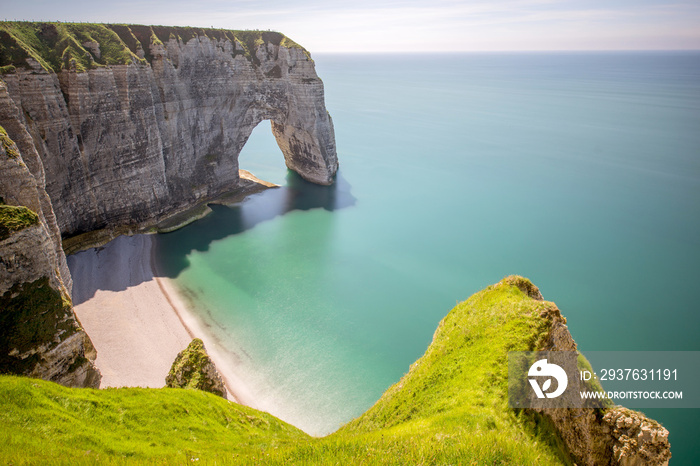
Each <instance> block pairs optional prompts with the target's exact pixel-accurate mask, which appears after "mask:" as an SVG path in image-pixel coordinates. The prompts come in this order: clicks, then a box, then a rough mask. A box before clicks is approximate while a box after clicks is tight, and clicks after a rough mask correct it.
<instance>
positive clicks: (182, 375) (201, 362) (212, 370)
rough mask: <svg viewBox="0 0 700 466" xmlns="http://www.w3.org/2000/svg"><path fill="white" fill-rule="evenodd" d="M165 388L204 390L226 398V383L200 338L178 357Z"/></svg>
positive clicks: (167, 377) (166, 380)
mask: <svg viewBox="0 0 700 466" xmlns="http://www.w3.org/2000/svg"><path fill="white" fill-rule="evenodd" d="M165 386H166V387H170V388H192V389H196V390H204V391H205V392H209V393H213V394H215V395H218V396H222V397H224V398H226V387H225V386H224V381H223V380H222V378H221V375H219V372H218V371H217V370H216V366H215V365H214V363H213V362H212V360H211V358H209V355H208V354H207V350H206V349H205V348H204V343H203V342H202V340H200V339H199V338H195V339H194V340H192V342H191V343H190V344H189V345H188V346H187V348H185V349H184V350H183V351H181V352H180V353H179V354H178V355H177V357H176V358H175V362H173V367H172V368H171V369H170V372H169V373H168V375H167V376H166V378H165Z"/></svg>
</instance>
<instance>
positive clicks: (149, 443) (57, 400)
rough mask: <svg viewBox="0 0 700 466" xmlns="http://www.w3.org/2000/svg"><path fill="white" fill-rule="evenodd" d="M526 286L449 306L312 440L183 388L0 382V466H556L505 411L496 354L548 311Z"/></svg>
mask: <svg viewBox="0 0 700 466" xmlns="http://www.w3.org/2000/svg"><path fill="white" fill-rule="evenodd" d="M532 288H533V287H532V284H530V283H529V282H528V281H526V280H525V279H522V278H519V277H509V278H507V279H504V280H503V281H501V282H500V283H498V284H496V285H493V286H491V287H489V288H487V289H485V290H483V291H481V292H479V293H477V294H475V295H474V296H472V297H471V298H469V299H468V300H467V301H465V302H463V303H461V304H459V305H457V306H456V307H455V308H454V309H453V310H452V311H451V312H450V313H449V314H448V315H447V317H445V319H443V321H442V322H441V323H440V325H439V327H438V329H437V331H436V332H435V336H434V339H433V343H432V344H431V345H430V347H429V348H428V350H427V351H426V353H425V355H424V356H423V357H422V358H420V359H419V360H418V361H417V362H416V363H415V364H413V366H412V367H411V370H410V371H409V373H408V374H406V375H405V376H404V377H403V378H402V379H401V380H400V381H399V382H398V383H397V384H396V385H394V386H392V387H391V388H389V389H388V390H387V392H386V393H385V394H384V395H383V396H382V397H381V399H380V400H379V401H377V403H376V404H375V405H374V406H373V407H372V408H370V409H369V410H368V411H367V412H366V413H364V414H363V415H362V416H360V417H359V418H357V419H355V420H353V421H352V422H350V423H348V424H347V425H345V426H344V427H342V428H341V429H340V430H339V431H337V432H335V433H333V434H331V435H329V436H327V437H324V438H321V439H316V438H311V437H309V436H308V435H306V434H304V433H303V432H301V431H299V430H297V429H295V428H294V427H292V426H290V425H288V424H286V423H284V422H282V421H280V420H278V419H276V418H274V417H273V416H271V415H268V414H266V413H261V412H258V411H255V410H253V409H249V408H246V407H243V406H239V405H236V404H233V403H229V402H227V401H225V400H223V399H221V398H219V397H216V396H214V395H212V394H208V393H204V392H199V391H195V390H182V389H159V390H154V389H131V388H130V389H107V390H89V389H68V388H64V387H61V386H58V385H55V384H51V383H48V382H43V381H37V380H31V379H22V378H17V377H9V376H5V377H0V393H2V396H1V397H0V462H3V463H12V464H23V463H24V462H29V463H45V462H49V463H50V462H51V461H52V460H53V459H57V458H58V459H60V460H62V461H65V462H67V463H76V462H77V463H80V462H83V463H91V462H94V460H95V459H98V458H99V460H100V462H101V463H102V462H104V461H107V462H110V461H113V462H123V461H134V462H145V461H148V462H151V461H152V462H154V463H156V464H160V463H163V462H166V463H173V462H175V463H179V464H185V463H186V462H190V461H192V459H193V458H198V459H199V461H200V464H202V463H204V464H213V463H216V464H229V463H231V464H234V463H235V464H246V463H258V464H259V463H264V464H289V463H304V464H309V463H310V464H378V463H381V464H397V465H399V464H401V465H404V464H435V463H437V464H489V465H493V464H517V465H525V464H532V465H546V464H562V463H567V462H568V460H567V458H566V457H565V456H564V454H563V453H561V451H560V449H559V448H558V447H557V446H556V445H557V439H556V437H555V436H554V435H552V434H551V433H550V431H549V429H548V428H547V427H546V426H538V425H537V424H536V422H535V421H533V420H532V419H531V418H529V417H527V416H525V415H523V414H522V413H521V414H518V413H516V412H515V411H514V410H512V409H510V408H509V407H508V403H507V363H506V357H507V352H508V351H526V350H532V349H534V348H535V347H536V346H537V344H538V342H539V341H540V339H541V338H543V337H544V335H545V334H546V333H547V331H548V329H549V322H550V319H551V318H552V316H553V315H554V313H555V312H558V311H556V308H555V307H554V306H553V305H552V304H551V303H548V302H545V301H536V300H533V299H531V298H530V297H529V296H528V295H527V294H526V293H527V292H528V290H531V289H532ZM523 290H524V291H523Z"/></svg>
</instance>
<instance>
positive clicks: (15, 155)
mask: <svg viewBox="0 0 700 466" xmlns="http://www.w3.org/2000/svg"><path fill="white" fill-rule="evenodd" d="M4 90H5V89H4V87H2V86H0V115H3V116H5V115H6V113H7V112H14V111H16V108H13V107H12V106H11V105H9V104H8V103H7V102H5V101H4V100H3V96H4V95H6V94H5V93H4ZM27 136H28V135H25V138H26V137H27ZM20 141H21V142H20V144H15V143H14V141H12V140H11V139H10V138H9V137H8V135H7V133H6V131H5V129H4V128H2V127H0V373H13V374H21V375H26V376H29V377H36V378H43V379H46V380H51V381H54V382H58V383H60V384H63V385H67V386H78V387H98V386H99V384H100V378H101V375H100V373H99V371H98V370H97V369H96V368H95V366H94V364H93V361H94V360H95V357H96V353H95V349H94V347H93V345H92V342H91V341H90V338H89V337H88V336H87V334H86V333H85V331H84V330H83V329H82V328H81V327H80V323H79V322H78V320H77V318H76V316H75V314H74V313H73V307H72V303H71V299H70V287H71V282H70V274H69V273H68V269H67V267H66V258H65V255H64V254H63V250H61V248H60V245H61V241H60V235H59V234H58V228H57V226H56V222H55V220H54V215H53V211H52V209H51V203H50V202H49V201H48V196H47V195H46V191H45V190H44V184H43V178H42V177H35V176H34V175H32V174H31V173H30V170H29V168H28V167H29V166H31V165H32V164H33V163H36V160H34V157H36V153H35V152H34V153H33V152H32V151H31V146H29V147H26V149H27V153H26V155H25V156H24V157H23V154H22V153H21V150H20V146H24V144H22V142H26V139H22V140H20Z"/></svg>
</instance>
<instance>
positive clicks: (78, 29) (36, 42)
mask: <svg viewBox="0 0 700 466" xmlns="http://www.w3.org/2000/svg"><path fill="white" fill-rule="evenodd" d="M196 37H207V38H209V39H211V40H215V41H230V42H231V43H232V44H236V43H238V44H240V45H239V46H237V47H236V49H235V50H234V51H233V54H234V55H236V54H241V55H244V56H245V57H246V58H248V59H249V60H251V61H252V62H254V63H256V64H259V61H258V59H257V57H256V56H255V51H256V50H257V47H258V46H259V45H262V44H266V43H272V44H274V45H282V46H284V47H295V48H301V49H302V50H303V48H302V47H301V46H300V45H298V44H297V43H295V42H294V41H292V40H291V39H289V38H287V37H286V36H284V34H281V33H279V32H273V31H233V30H226V29H211V28H194V27H176V26H142V25H133V24H91V23H60V22H56V23H38V22H25V21H7V22H0V73H9V72H12V71H14V70H15V69H16V68H28V67H29V65H28V64H27V58H33V59H34V60H36V61H37V62H38V63H39V65H40V66H41V67H42V68H44V69H45V70H47V71H54V72H59V71H61V70H63V69H74V70H76V71H85V70H88V69H93V68H97V67H100V66H109V65H125V64H129V63H132V62H142V63H146V62H150V61H152V59H153V55H152V52H151V45H163V44H164V43H167V42H168V41H169V40H171V39H174V40H178V41H181V42H183V43H187V42H188V41H189V40H191V39H193V38H196Z"/></svg>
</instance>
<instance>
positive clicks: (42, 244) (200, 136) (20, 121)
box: [0, 22, 338, 386]
mask: <svg viewBox="0 0 700 466" xmlns="http://www.w3.org/2000/svg"><path fill="white" fill-rule="evenodd" d="M263 120H271V122H272V131H273V134H274V136H275V138H276V139H277V141H278V144H279V146H280V148H281V150H282V152H283V154H284V158H285V162H286V164H287V166H288V167H289V168H290V169H293V170H295V171H296V172H298V173H299V174H300V175H301V176H302V177H303V178H305V179H307V180H309V181H312V182H314V183H318V184H330V183H332V182H333V177H334V175H335V173H336V171H337V167H338V162H337V157H336V150H335V137H334V133H333V124H332V121H331V118H330V115H329V114H328V112H327V111H326V108H325V104H324V91H323V83H322V82H321V80H320V79H319V78H318V76H317V75H316V72H315V69H314V62H313V60H312V59H311V58H310V56H309V54H308V52H307V51H306V50H305V49H303V48H302V47H301V46H299V45H298V44H296V43H294V42H293V41H291V40H290V39H288V38H287V37H285V36H284V35H282V34H279V33H276V32H259V31H226V30H215V29H206V30H205V29H194V28H177V27H155V26H154V27H151V26H136V25H129V26H127V25H101V24H69V23H26V22H0V126H2V127H3V128H4V129H3V131H2V138H3V139H2V141H3V144H2V150H1V152H0V197H1V198H2V199H0V201H1V202H0V203H1V204H2V205H3V206H4V205H5V204H8V205H9V206H15V207H7V208H5V207H3V209H4V210H3V212H2V213H3V215H6V216H7V217H8V219H9V220H8V222H9V223H8V225H10V226H9V227H8V228H5V226H3V225H0V233H2V232H3V231H5V230H7V234H6V235H5V234H3V235H2V241H1V242H0V299H2V300H3V301H2V303H3V308H2V309H1V312H0V319H2V322H0V324H1V325H0V327H2V329H0V332H2V335H0V339H2V347H0V353H1V354H0V360H1V366H0V372H14V373H19V374H24V375H30V376H33V377H41V378H45V379H48V380H53V381H57V382H59V383H62V384H64V385H78V386H81V385H82V386H98V385H99V379H100V375H99V372H98V371H97V370H96V369H95V368H94V366H93V365H92V361H93V360H94V358H95V354H94V348H93V347H92V343H91V342H90V339H89V338H88V336H87V335H86V334H85V332H84V331H83V330H82V329H81V328H80V325H79V322H78V321H77V319H76V317H75V315H74V313H73V310H72V307H71V304H70V296H71V289H72V281H71V277H70V273H69V271H68V268H67V265H66V259H65V254H64V250H65V251H67V252H72V251H76V250H79V249H81V248H85V247H91V246H96V245H99V244H100V243H102V242H106V241H108V240H109V239H111V238H113V237H114V236H116V235H118V234H123V233H130V232H136V231H144V230H147V229H148V228H151V227H153V226H154V225H156V224H158V223H160V222H162V221H163V220H165V219H167V218H172V217H173V216H174V215H176V214H179V213H182V212H184V211H187V210H189V209H192V208H193V207H195V206H198V205H200V204H201V203H203V202H207V201H210V200H213V199H215V198H217V197H219V196H221V195H223V194H227V193H230V192H233V191H236V189H237V188H238V187H239V180H240V177H239V169H238V155H239V153H240V151H241V148H242V147H243V145H244V144H245V142H246V141H247V139H248V137H249V136H250V134H251V132H252V130H253V128H255V126H256V125H257V124H258V123H260V122H261V121H263ZM247 183H248V184H250V182H247ZM240 184H241V185H243V184H244V183H243V182H241V183H240ZM17 206H23V207H17ZM13 216H14V217H13ZM15 217H17V218H21V219H24V220H26V219H27V218H29V219H36V221H33V220H32V222H29V223H27V222H26V221H24V220H23V221H24V223H22V221H18V220H17V218H15ZM13 222H14V223H13ZM13 225H14V226H13ZM18 225H19V226H18ZM20 227H21V228H20ZM32 296H37V297H41V300H38V301H37V300H33V298H32ZM15 337H17V338H15ZM20 340H21V341H20Z"/></svg>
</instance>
